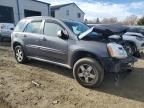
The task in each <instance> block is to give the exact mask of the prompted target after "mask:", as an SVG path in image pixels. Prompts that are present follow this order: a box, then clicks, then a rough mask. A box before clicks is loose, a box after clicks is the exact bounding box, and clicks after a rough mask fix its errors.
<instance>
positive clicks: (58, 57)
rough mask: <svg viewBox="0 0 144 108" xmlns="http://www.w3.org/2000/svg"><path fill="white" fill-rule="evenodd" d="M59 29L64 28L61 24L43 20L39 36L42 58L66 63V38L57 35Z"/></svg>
mask: <svg viewBox="0 0 144 108" xmlns="http://www.w3.org/2000/svg"><path fill="white" fill-rule="evenodd" d="M59 30H65V28H64V27H63V26H61V25H60V24H59V23H57V22H54V21H45V23H44V29H43V34H44V35H43V36H42V37H41V40H40V43H41V48H40V50H41V53H40V56H41V57H42V58H43V59H47V60H50V61H53V62H59V63H63V64H64V63H66V61H67V56H68V54H67V53H68V39H62V38H60V37H58V36H57V32H58V31H59Z"/></svg>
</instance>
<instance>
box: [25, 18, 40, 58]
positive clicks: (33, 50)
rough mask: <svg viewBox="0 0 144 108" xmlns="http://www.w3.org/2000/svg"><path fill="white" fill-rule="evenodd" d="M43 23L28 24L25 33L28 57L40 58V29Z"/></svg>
mask: <svg viewBox="0 0 144 108" xmlns="http://www.w3.org/2000/svg"><path fill="white" fill-rule="evenodd" d="M41 23H42V21H33V22H30V23H28V25H27V26H26V28H25V30H24V33H23V40H24V45H25V48H26V53H27V56H32V57H38V50H39V45H40V35H41V34H40V28H41Z"/></svg>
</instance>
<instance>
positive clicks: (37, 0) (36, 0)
mask: <svg viewBox="0 0 144 108" xmlns="http://www.w3.org/2000/svg"><path fill="white" fill-rule="evenodd" d="M32 1H35V2H39V3H43V4H47V5H50V3H46V2H43V1H39V0H32Z"/></svg>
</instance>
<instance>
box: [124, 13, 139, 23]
mask: <svg viewBox="0 0 144 108" xmlns="http://www.w3.org/2000/svg"><path fill="white" fill-rule="evenodd" d="M137 19H138V18H137V16H136V15H130V16H127V17H126V18H125V20H124V21H123V24H126V25H135V24H137Z"/></svg>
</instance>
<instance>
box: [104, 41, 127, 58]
mask: <svg viewBox="0 0 144 108" xmlns="http://www.w3.org/2000/svg"><path fill="white" fill-rule="evenodd" d="M107 47H108V51H109V53H110V55H111V57H113V58H118V59H123V58H126V57H127V52H126V51H125V49H124V48H123V47H122V45H119V44H116V43H109V44H107Z"/></svg>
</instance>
